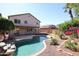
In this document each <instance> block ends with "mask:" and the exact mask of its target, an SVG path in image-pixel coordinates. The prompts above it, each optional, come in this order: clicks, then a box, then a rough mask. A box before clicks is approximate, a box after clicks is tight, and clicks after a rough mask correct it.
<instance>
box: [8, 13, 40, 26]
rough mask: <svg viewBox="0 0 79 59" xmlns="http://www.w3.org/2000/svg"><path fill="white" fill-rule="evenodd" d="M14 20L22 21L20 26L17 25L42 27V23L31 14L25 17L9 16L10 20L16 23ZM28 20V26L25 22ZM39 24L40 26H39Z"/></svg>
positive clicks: (24, 15)
mask: <svg viewBox="0 0 79 59" xmlns="http://www.w3.org/2000/svg"><path fill="white" fill-rule="evenodd" d="M14 19H20V20H21V23H20V24H15V25H19V26H20V25H21V26H36V27H39V26H40V21H39V20H37V19H36V18H35V17H34V16H33V15H31V14H30V13H26V14H23V15H15V16H9V20H11V21H13V22H14ZM25 20H27V24H25V23H24V21H25ZM37 23H38V24H37Z"/></svg>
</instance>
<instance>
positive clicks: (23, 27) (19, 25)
mask: <svg viewBox="0 0 79 59" xmlns="http://www.w3.org/2000/svg"><path fill="white" fill-rule="evenodd" d="M8 19H9V20H11V21H12V22H13V23H14V24H15V30H14V31H13V32H14V33H19V34H26V33H38V32H39V28H40V21H39V20H38V19H37V18H36V17H34V16H33V15H32V14H30V13H25V14H16V15H10V16H8Z"/></svg>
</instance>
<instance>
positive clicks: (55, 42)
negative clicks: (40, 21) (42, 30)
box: [50, 38, 58, 45]
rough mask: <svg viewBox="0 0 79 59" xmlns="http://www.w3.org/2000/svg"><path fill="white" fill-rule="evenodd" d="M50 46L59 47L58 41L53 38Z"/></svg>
mask: <svg viewBox="0 0 79 59" xmlns="http://www.w3.org/2000/svg"><path fill="white" fill-rule="evenodd" d="M50 44H51V45H58V40H57V39H53V38H51V42H50Z"/></svg>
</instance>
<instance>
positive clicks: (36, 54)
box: [32, 40, 47, 56]
mask: <svg viewBox="0 0 79 59" xmlns="http://www.w3.org/2000/svg"><path fill="white" fill-rule="evenodd" d="M45 41H46V40H44V41H43V44H44V48H43V49H41V50H40V51H39V52H37V53H35V54H33V55H32V56H38V55H39V54H41V53H42V52H43V51H44V50H45V49H46V47H47V45H46V43H45Z"/></svg>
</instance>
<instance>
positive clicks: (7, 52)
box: [6, 49, 15, 54]
mask: <svg viewBox="0 0 79 59" xmlns="http://www.w3.org/2000/svg"><path fill="white" fill-rule="evenodd" d="M14 51H15V49H8V50H7V51H6V54H9V53H12V52H14Z"/></svg>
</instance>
